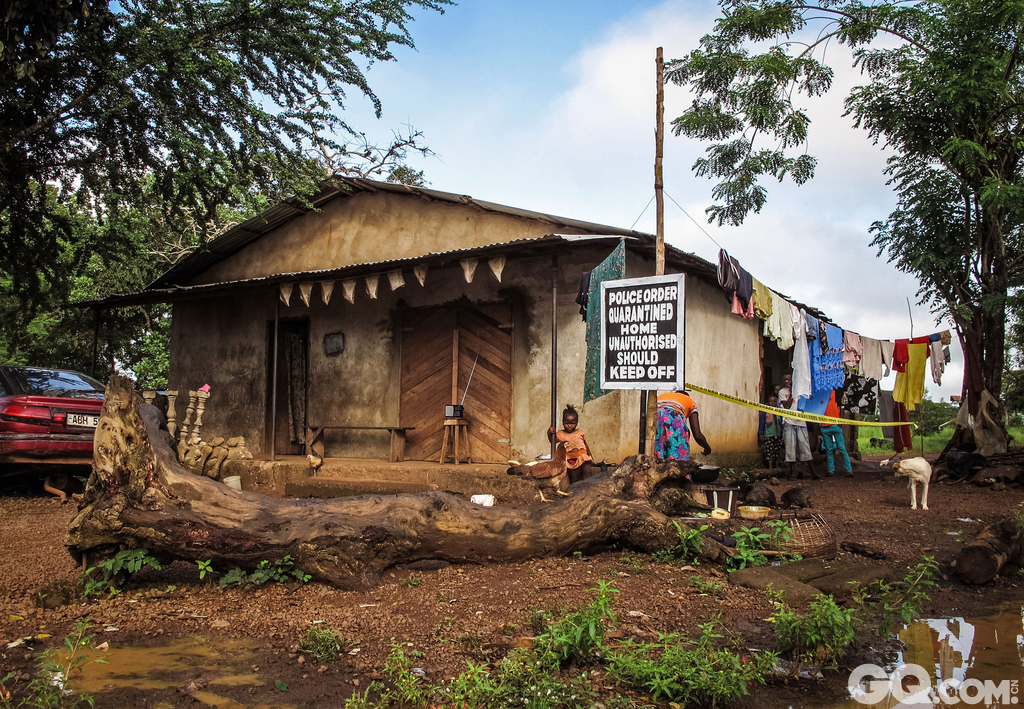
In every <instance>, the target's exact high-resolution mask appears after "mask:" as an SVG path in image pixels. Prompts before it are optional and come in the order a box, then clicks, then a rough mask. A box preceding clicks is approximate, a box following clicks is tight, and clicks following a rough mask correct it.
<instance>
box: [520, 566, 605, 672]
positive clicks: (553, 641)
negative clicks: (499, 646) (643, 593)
mask: <svg viewBox="0 0 1024 709" xmlns="http://www.w3.org/2000/svg"><path fill="white" fill-rule="evenodd" d="M590 590H591V591H594V592H595V593H594V601H593V603H591V604H590V605H588V606H584V607H583V608H581V609H579V610H578V611H576V612H575V613H570V614H569V615H567V616H565V617H564V618H562V619H561V620H559V621H558V622H556V623H555V624H554V625H552V626H551V627H550V628H548V631H547V633H546V634H544V635H542V636H541V637H540V638H538V645H540V647H542V648H544V654H547V655H550V656H552V657H553V658H555V662H556V663H557V664H568V663H570V662H576V661H581V660H589V659H591V658H592V657H593V655H594V653H595V652H596V651H598V650H599V649H600V648H601V646H602V644H603V643H604V633H605V630H607V626H608V624H609V623H615V622H616V619H615V613H614V611H612V604H613V603H614V600H615V594H617V593H618V591H617V590H616V589H614V588H612V586H611V584H609V583H608V582H607V581H598V582H597V588H592V589H590Z"/></svg>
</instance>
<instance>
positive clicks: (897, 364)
mask: <svg viewBox="0 0 1024 709" xmlns="http://www.w3.org/2000/svg"><path fill="white" fill-rule="evenodd" d="M909 344H910V340H896V346H895V347H894V348H893V351H892V368H893V371H896V372H905V371H907V359H908V358H909V356H908V355H907V346H908V345H909Z"/></svg>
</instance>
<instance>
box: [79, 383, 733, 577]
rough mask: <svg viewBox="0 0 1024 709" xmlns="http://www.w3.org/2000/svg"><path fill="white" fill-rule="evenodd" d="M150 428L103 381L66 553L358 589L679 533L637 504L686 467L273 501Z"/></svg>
mask: <svg viewBox="0 0 1024 709" xmlns="http://www.w3.org/2000/svg"><path fill="white" fill-rule="evenodd" d="M161 422H162V416H161V414H160V412H159V411H158V410H157V409H156V408H155V407H153V406H150V405H148V404H144V403H142V401H141V399H140V398H139V397H138V396H137V395H136V394H135V392H134V391H133V389H132V382H131V380H128V379H125V378H122V377H118V376H115V377H113V378H112V379H111V382H110V384H109V386H108V387H107V395H106V401H105V403H104V405H103V412H102V416H101V419H100V422H99V426H98V428H97V432H96V439H95V441H96V442H95V458H94V463H93V474H92V475H91V476H90V478H89V484H88V486H87V488H86V491H85V495H84V499H83V502H82V504H81V506H80V511H79V514H78V515H77V517H76V518H75V519H74V521H73V522H72V524H71V527H70V529H69V531H68V534H67V537H66V538H65V545H66V546H67V549H68V551H69V552H70V553H71V554H72V556H73V557H74V558H75V559H76V561H79V562H82V561H83V558H85V559H86V560H87V562H88V563H95V561H96V560H97V559H98V558H101V557H106V556H110V555H112V554H114V553H116V552H117V551H118V550H119V549H123V548H137V547H144V548H146V549H149V550H150V552H151V553H153V554H154V555H155V556H157V557H158V558H159V557H163V558H173V559H184V560H189V561H197V560H212V564H213V567H214V568H216V569H219V570H228V569H231V568H233V567H240V568H243V569H251V568H254V567H255V566H256V565H258V564H259V562H260V561H262V560H264V559H267V560H271V561H278V560H281V559H283V558H284V557H285V556H286V555H290V556H291V558H292V559H293V561H294V563H295V566H296V568H298V569H301V570H303V571H305V572H306V573H308V574H311V575H312V576H313V578H315V579H317V580H320V581H324V582H326V583H330V584H333V585H336V586H339V587H342V588H346V589H356V588H366V587H369V586H373V585H375V584H377V583H379V579H380V577H381V574H382V573H383V572H384V571H385V570H386V569H388V568H389V567H391V566H394V565H395V564H400V563H409V562H414V561H420V560H425V559H438V560H445V561H449V562H487V561H516V560H522V559H528V558H535V557H542V556H559V555H564V554H568V553H571V552H573V551H582V550H585V549H588V548H591V547H595V546H601V545H607V544H611V543H620V544H623V545H625V546H629V547H633V548H636V549H640V550H643V551H653V550H656V549H664V548H666V547H670V546H672V545H673V544H674V543H676V542H677V541H678V532H677V530H676V529H675V527H674V526H673V525H672V523H671V520H670V519H669V518H668V517H666V516H665V515H663V514H662V513H660V512H658V511H657V510H656V509H654V507H652V505H651V504H650V503H649V502H648V500H649V498H650V497H651V496H652V495H653V494H654V492H655V491H656V489H657V488H658V486H659V485H660V484H661V483H662V482H664V481H666V480H669V479H671V478H676V477H679V476H681V475H684V474H685V473H686V472H688V471H690V470H691V468H695V467H696V466H695V465H694V464H692V463H671V464H666V463H663V462H660V461H655V460H654V459H652V458H647V457H645V456H634V457H632V458H629V459H627V460H626V461H624V462H623V464H622V465H620V466H619V468H618V469H616V470H615V471H613V472H612V473H610V474H602V475H599V476H596V477H594V478H591V479H590V480H587V481H584V482H582V483H578V484H576V485H574V486H573V488H572V496H571V497H569V498H563V499H560V500H558V501H556V502H553V503H551V504H534V505H531V506H529V507H525V508H507V507H482V506H479V505H474V504H472V503H470V502H468V501H466V500H463V499H461V498H459V497H455V496H453V495H449V494H446V493H441V492H427V493H419V494H409V495H388V496H384V495H364V496H360V497H352V498H337V499H332V500H281V499H276V498H270V497H266V496H263V495H259V494H256V493H249V492H240V491H236V490H233V489H231V488H229V487H227V486H226V485H223V484H221V483H219V482H216V481H214V480H211V479H210V478H207V477H203V476H197V475H193V474H192V473H190V472H188V471H187V470H185V468H183V467H182V466H181V465H180V464H179V463H178V460H177V455H176V453H175V451H174V448H173V441H172V440H171V437H170V434H169V433H168V432H167V430H166V428H165V427H161ZM712 546H714V547H717V546H718V545H717V544H716V543H715V542H713V541H711V540H707V541H706V543H705V547H712ZM714 552H717V549H708V552H707V554H706V556H708V557H709V558H713V557H714V556H717V554H716V553H714Z"/></svg>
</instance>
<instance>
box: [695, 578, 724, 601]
mask: <svg viewBox="0 0 1024 709" xmlns="http://www.w3.org/2000/svg"><path fill="white" fill-rule="evenodd" d="M690 585H691V586H693V587H694V588H695V589H697V591H698V592H699V593H706V594H708V595H709V596H720V595H722V593H724V592H725V586H723V585H722V584H720V583H719V582H718V581H715V580H714V579H708V580H707V581H705V580H704V579H702V578H701V577H700V576H698V575H697V574H694V575H693V576H691V577H690Z"/></svg>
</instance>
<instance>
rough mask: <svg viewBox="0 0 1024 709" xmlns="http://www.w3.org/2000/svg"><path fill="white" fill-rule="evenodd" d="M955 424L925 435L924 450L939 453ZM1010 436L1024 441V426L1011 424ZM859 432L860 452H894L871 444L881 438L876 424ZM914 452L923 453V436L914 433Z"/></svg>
mask: <svg viewBox="0 0 1024 709" xmlns="http://www.w3.org/2000/svg"><path fill="white" fill-rule="evenodd" d="M915 416H916V413H915V412H911V414H910V420H911V421H915V418H914V417H915ZM953 428H954V427H953V426H952V425H950V426H946V427H945V428H943V429H942V430H941V431H939V432H938V433H933V434H931V435H930V436H925V437H924V448H923V452H924V453H927V454H931V453H939V452H941V451H942V449H943V448H945V447H946V444H947V443H949V439H950V438H951V437H952V436H953ZM1008 431H1009V433H1010V436H1011V437H1012V438H1013V441H1014V442H1019V441H1024V428H1017V427H1013V426H1011V427H1010V428H1009V429H1008ZM857 433H858V434H859V438H858V441H857V442H858V444H859V446H860V452H861V453H863V454H864V455H885V454H886V453H894V452H895V451H894V449H892V448H875V447H874V446H872V445H871V439H872V438H881V437H882V429H881V428H875V427H874V426H858V427H857ZM913 452H914V453H917V454H918V455H921V453H922V447H921V436H920V435H919V434H917V433H914V450H913Z"/></svg>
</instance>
